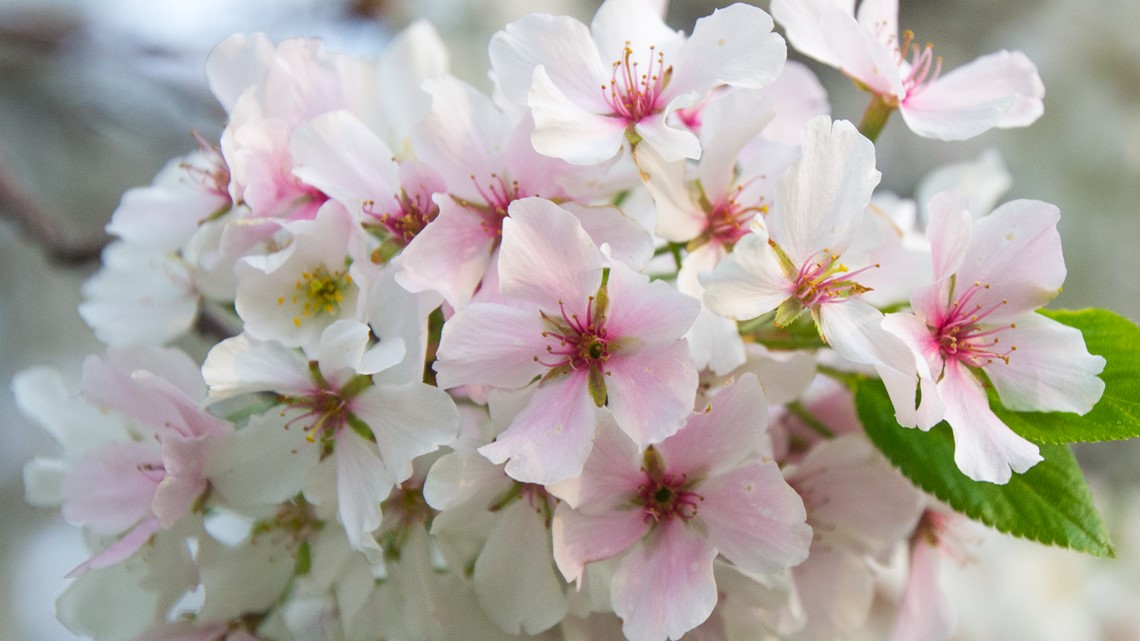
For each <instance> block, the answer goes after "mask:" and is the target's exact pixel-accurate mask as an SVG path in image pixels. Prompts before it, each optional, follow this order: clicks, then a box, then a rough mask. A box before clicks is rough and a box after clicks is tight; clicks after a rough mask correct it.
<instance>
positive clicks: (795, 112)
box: [762, 61, 831, 147]
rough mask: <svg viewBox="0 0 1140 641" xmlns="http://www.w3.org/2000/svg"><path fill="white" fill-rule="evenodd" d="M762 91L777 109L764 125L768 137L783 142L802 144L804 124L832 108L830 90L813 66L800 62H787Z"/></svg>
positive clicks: (791, 144) (786, 143)
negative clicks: (828, 92) (769, 121)
mask: <svg viewBox="0 0 1140 641" xmlns="http://www.w3.org/2000/svg"><path fill="white" fill-rule="evenodd" d="M762 91H763V93H764V95H765V96H767V97H768V98H769V99H771V100H772V103H773V104H774V105H775V112H776V115H775V117H774V118H772V122H771V123H769V124H768V126H767V127H765V128H764V137H765V138H768V139H770V140H773V141H775V142H777V143H780V144H783V145H787V146H793V147H798V146H799V144H800V138H801V137H802V134H803V129H804V125H806V124H807V123H808V121H809V120H811V119H812V118H814V117H816V116H820V115H823V114H826V113H830V111H831V106H830V105H829V104H828V102H827V90H825V89H824V88H823V85H822V84H820V82H819V78H817V77H816V76H815V74H814V73H812V71H811V69H809V68H808V67H807V66H806V65H803V64H801V63H799V62H795V61H788V62H787V63H785V64H784V70H783V71H782V72H781V73H780V75H779V77H777V78H776V80H775V81H773V82H772V84H770V85H768V86H767V87H765V88H764V89H763V90H762Z"/></svg>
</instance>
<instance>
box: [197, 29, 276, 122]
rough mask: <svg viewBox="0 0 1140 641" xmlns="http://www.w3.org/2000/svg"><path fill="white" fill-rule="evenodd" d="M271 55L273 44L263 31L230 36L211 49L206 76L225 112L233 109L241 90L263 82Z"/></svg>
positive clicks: (270, 61)
mask: <svg viewBox="0 0 1140 641" xmlns="http://www.w3.org/2000/svg"><path fill="white" fill-rule="evenodd" d="M274 54H275V48H274V46H273V43H272V42H270V41H269V38H268V37H267V36H266V35H265V34H264V33H254V34H250V35H246V34H241V33H239V34H235V35H232V36H230V37H229V38H226V39H225V40H223V41H222V42H221V43H220V44H219V45H218V46H216V47H214V49H213V51H211V52H210V55H209V56H208V57H207V58H206V78H207V79H208V80H209V83H210V91H212V92H213V93H214V97H215V98H217V99H218V102H220V103H222V107H224V108H225V110H226V112H227V113H228V112H231V111H233V108H234V104H235V103H236V102H237V100H238V97H239V96H241V94H242V93H244V92H245V91H246V90H247V89H249V88H250V87H252V86H254V85H260V84H261V83H262V81H263V80H264V77H265V74H266V72H267V71H268V69H269V65H270V64H272V62H273V56H274Z"/></svg>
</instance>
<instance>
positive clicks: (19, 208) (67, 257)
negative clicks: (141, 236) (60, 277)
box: [0, 155, 110, 266]
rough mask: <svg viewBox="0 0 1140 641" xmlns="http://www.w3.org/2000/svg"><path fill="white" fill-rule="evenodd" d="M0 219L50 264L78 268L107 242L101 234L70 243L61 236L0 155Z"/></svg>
mask: <svg viewBox="0 0 1140 641" xmlns="http://www.w3.org/2000/svg"><path fill="white" fill-rule="evenodd" d="M0 216H4V217H6V218H10V219H11V220H13V221H15V223H16V224H17V225H18V226H19V227H20V228H21V229H22V230H23V232H24V234H25V235H26V236H27V237H28V238H29V239H30V240H31V241H32V242H34V243H35V244H37V245H39V246H40V247H41V248H42V249H43V250H44V252H46V253H47V256H48V258H49V259H51V260H52V261H53V262H56V263H60V264H63V265H70V266H79V265H84V264H86V263H90V262H94V261H97V260H99V254H100V252H102V251H103V248H104V247H106V246H107V243H108V242H110V238H109V237H108V236H107V235H106V234H105V233H100V237H99V238H98V239H96V240H93V241H86V242H78V243H77V242H73V241H71V240H69V239H68V238H67V237H66V236H64V234H63V230H62V228H61V227H60V225H59V222H58V220H57V219H56V217H55V216H53V215H51V214H50V213H48V212H47V211H46V210H44V208H43V207H41V206H40V204H39V203H38V202H36V199H35V198H34V197H33V196H32V195H31V193H30V192H29V191H28V190H27V189H26V188H25V187H24V185H23V183H22V182H21V181H20V179H19V178H18V177H17V176H16V173H15V172H14V171H13V170H12V168H11V166H10V165H9V164H8V163H7V162H6V161H5V160H4V157H3V156H2V155H0Z"/></svg>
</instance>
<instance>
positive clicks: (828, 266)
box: [795, 249, 879, 307]
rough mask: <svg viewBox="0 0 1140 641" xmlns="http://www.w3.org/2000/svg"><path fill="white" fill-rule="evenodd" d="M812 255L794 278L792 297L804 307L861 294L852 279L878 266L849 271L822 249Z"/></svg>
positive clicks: (836, 301) (858, 286)
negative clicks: (816, 259)
mask: <svg viewBox="0 0 1140 641" xmlns="http://www.w3.org/2000/svg"><path fill="white" fill-rule="evenodd" d="M820 253H822V254H823V256H824V258H823V259H822V260H819V261H815V260H814V258H815V256H818V255H820ZM820 253H817V254H815V256H813V257H812V258H809V259H808V260H807V261H805V262H804V264H803V265H802V266H800V270H799V273H798V274H797V275H796V282H795V285H796V289H795V292H796V293H795V296H796V298H798V299H800V302H801V303H803V305H804V307H813V306H815V305H822V304H825V303H840V302H843V300H844V299H846V298H847V297H850V296H853V295H855V294H858V293H861V292H864V291H866V290H867V288H865V287H863V286H862V285H860V284H859V283H857V282H855V281H854V280H853V279H854V278H855V277H856V276H858V275H859V274H862V273H863V272H865V271H867V270H870V269H875V268H877V267H878V266H879V265H878V264H874V265H868V266H866V267H862V268H860V269H856V270H855V271H853V272H849V271H847V268H846V267H844V266H843V265H842V264H840V262H839V258H840V256H839V255H838V254H835V255H832V254H830V253H829V252H828V251H827V250H826V249H825V250H823V252H820Z"/></svg>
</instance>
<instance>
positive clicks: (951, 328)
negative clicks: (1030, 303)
mask: <svg viewBox="0 0 1140 641" xmlns="http://www.w3.org/2000/svg"><path fill="white" fill-rule="evenodd" d="M989 287H990V286H989V284H988V283H987V284H982V283H978V282H975V283H974V284H973V285H971V286H970V288H969V289H967V290H966V292H965V293H964V294H963V295H962V296H961V297H960V298H958V299H957V300H954V301H953V302H952V303H951V305H950V307H949V308H948V309H947V310H946V316H945V317H944V318H943V319H942V321H941V322H940V323H938V325H937V326H936V327H931V328H930V329H931V332H932V334H933V335H934V336H935V338H936V340H937V342H938V349H939V351H940V352H941V353H942V358H943V359H944V360H945V359H955V360H958V361H959V362H961V363H964V364H965V365H968V366H970V367H984V366H986V365H989V364H991V363H993V362H994V361H995V360H1000V361H1002V362H1004V363H1006V364H1009V357H1010V355H1012V354H1013V352H1015V351H1017V347H1016V346H1014V345H1011V346H1010V348H1009V349H1007V350H1005V351H1002V352H999V351H997V349H996V348H995V346H996V345H998V344H999V343H1000V342H1001V339H1000V338H998V336H997V335H998V334H1000V333H1001V332H1004V331H1005V330H1007V329H1012V328H1015V327H1017V324H1016V323H1010V324H1009V325H999V326H990V327H988V328H984V327H982V325H981V324H980V323H981V321H982V320H983V319H985V318H986V317H987V316H989V315H990V314H992V313H994V312H995V311H997V310H999V309H1001V307H1002V306H1003V305H1006V304H1007V303H1008V301H1005V300H1003V301H1001V302H1000V303H998V304H996V305H993V306H992V307H990V308H989V309H984V310H983V309H982V306H981V305H974V307H973V308H972V309H967V305H968V303H969V302H970V300H971V299H972V298H973V297H974V295H975V294H976V293H977V292H979V291H981V290H983V289H989ZM990 337H993V338H992V340H991V339H990Z"/></svg>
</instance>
